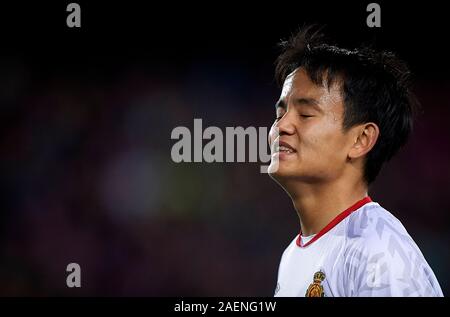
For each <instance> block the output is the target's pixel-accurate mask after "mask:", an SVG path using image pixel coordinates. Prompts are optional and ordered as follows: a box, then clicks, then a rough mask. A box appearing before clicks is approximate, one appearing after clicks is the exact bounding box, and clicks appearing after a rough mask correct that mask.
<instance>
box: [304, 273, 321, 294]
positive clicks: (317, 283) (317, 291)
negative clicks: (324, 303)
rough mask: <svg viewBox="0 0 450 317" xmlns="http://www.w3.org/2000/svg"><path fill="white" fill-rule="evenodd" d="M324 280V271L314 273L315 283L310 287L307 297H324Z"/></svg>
mask: <svg viewBox="0 0 450 317" xmlns="http://www.w3.org/2000/svg"><path fill="white" fill-rule="evenodd" d="M324 279H325V273H323V272H322V271H319V272H316V273H314V282H313V283H311V284H310V285H309V287H308V290H307V291H306V294H305V297H324V296H325V293H324V291H323V286H322V285H321V283H322V282H323V280H324Z"/></svg>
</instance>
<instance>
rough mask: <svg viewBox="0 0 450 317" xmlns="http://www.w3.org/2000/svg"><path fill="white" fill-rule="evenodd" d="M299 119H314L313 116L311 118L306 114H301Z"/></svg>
mask: <svg viewBox="0 0 450 317" xmlns="http://www.w3.org/2000/svg"><path fill="white" fill-rule="evenodd" d="M300 117H302V118H311V117H314V116H311V115H308V114H301V115H300Z"/></svg>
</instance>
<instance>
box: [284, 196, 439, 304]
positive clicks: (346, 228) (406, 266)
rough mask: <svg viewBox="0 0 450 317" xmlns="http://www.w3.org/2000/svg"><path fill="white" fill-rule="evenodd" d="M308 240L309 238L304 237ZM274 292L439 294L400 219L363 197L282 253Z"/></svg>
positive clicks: (424, 261)
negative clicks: (324, 225) (317, 230)
mask: <svg viewBox="0 0 450 317" xmlns="http://www.w3.org/2000/svg"><path fill="white" fill-rule="evenodd" d="M308 239H309V240H308ZM275 296H301V297H304V296H307V297H321V296H325V297H327V296H329V297H331V296H443V294H442V290H441V288H440V286H439V283H438V281H437V279H436V276H435V275H434V273H433V271H432V270H431V268H430V266H429V265H428V263H427V261H426V260H425V258H424V257H423V255H422V253H421V252H420V250H419V248H418V247H417V245H416V243H415V242H414V241H413V239H412V238H411V237H410V235H409V234H408V232H407V231H406V230H405V228H404V227H403V225H402V224H401V223H400V221H399V220H398V219H397V218H395V217H394V216H393V215H392V214H391V213H389V212H388V211H387V210H385V209H384V208H382V207H381V206H380V205H379V204H378V203H376V202H372V200H371V199H370V197H366V198H364V199H362V200H361V201H359V202H357V203H356V204H354V205H353V206H351V207H350V208H348V209H347V210H345V211H344V212H342V213H341V214H339V215H338V216H337V217H336V218H335V219H334V220H333V221H332V222H331V223H330V224H328V225H327V226H326V227H325V228H323V229H322V230H321V231H320V232H319V233H317V234H316V235H315V236H313V237H307V239H305V238H304V239H302V236H301V234H299V235H297V236H296V237H295V239H294V240H293V241H292V242H291V244H290V245H289V246H288V247H287V249H286V250H285V251H284V253H283V256H282V257H281V262H280V266H279V270H278V283H277V287H276V290H275Z"/></svg>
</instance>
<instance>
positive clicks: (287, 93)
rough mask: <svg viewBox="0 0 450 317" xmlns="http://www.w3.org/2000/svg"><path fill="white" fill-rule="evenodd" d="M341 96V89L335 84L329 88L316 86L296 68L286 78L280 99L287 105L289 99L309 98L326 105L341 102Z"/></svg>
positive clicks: (301, 70)
mask: <svg viewBox="0 0 450 317" xmlns="http://www.w3.org/2000/svg"><path fill="white" fill-rule="evenodd" d="M341 95H342V94H341V87H340V85H338V84H337V83H334V84H333V85H331V86H330V87H328V86H327V85H316V84H315V83H313V82H312V81H311V79H310V78H309V76H308V75H307V74H306V71H305V70H304V69H303V68H297V69H296V70H294V71H293V72H292V73H290V74H289V75H288V76H287V77H286V80H285V81H284V84H283V89H282V91H281V96H280V99H281V100H284V101H285V102H286V103H288V102H289V99H290V98H311V99H316V100H317V101H319V103H321V104H328V103H330V102H331V103H340V102H342V97H341Z"/></svg>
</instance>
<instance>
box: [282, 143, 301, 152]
mask: <svg viewBox="0 0 450 317" xmlns="http://www.w3.org/2000/svg"><path fill="white" fill-rule="evenodd" d="M278 145H279V146H285V147H287V148H288V149H290V150H292V151H293V152H294V153H295V152H297V151H296V150H295V149H294V148H293V147H292V146H291V145H290V144H289V143H287V142H284V141H280V142H279V143H278Z"/></svg>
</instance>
